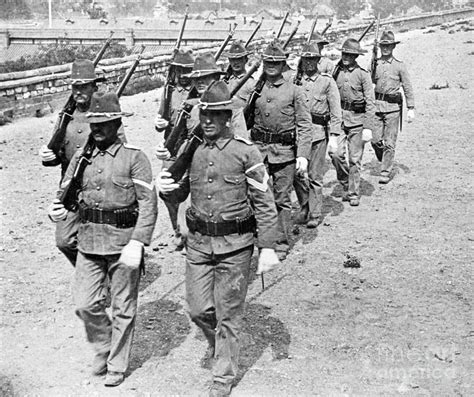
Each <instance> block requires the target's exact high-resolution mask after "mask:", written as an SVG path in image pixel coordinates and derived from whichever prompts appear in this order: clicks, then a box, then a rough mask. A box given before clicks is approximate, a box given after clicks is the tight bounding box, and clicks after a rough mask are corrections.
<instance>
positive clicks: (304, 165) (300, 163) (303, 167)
mask: <svg viewBox="0 0 474 397" xmlns="http://www.w3.org/2000/svg"><path fill="white" fill-rule="evenodd" d="M306 171H308V159H307V158H305V157H297V158H296V172H297V173H298V174H304V173H305V172H306Z"/></svg>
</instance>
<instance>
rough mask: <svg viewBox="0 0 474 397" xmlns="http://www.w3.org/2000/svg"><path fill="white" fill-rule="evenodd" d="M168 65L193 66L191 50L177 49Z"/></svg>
mask: <svg viewBox="0 0 474 397" xmlns="http://www.w3.org/2000/svg"><path fill="white" fill-rule="evenodd" d="M170 65H174V66H181V67H183V68H192V67H193V66H194V58H193V52H192V51H191V50H181V49H180V50H178V52H177V53H176V55H175V56H174V58H173V60H172V61H171V63H170Z"/></svg>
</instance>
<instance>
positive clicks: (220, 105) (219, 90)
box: [198, 80, 235, 110]
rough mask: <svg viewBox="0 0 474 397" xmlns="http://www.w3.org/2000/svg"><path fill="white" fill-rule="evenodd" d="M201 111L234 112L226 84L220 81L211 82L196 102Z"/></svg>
mask: <svg viewBox="0 0 474 397" xmlns="http://www.w3.org/2000/svg"><path fill="white" fill-rule="evenodd" d="M198 107H199V109H202V110H234V109H235V105H234V102H233V101H232V98H231V97H230V91H229V88H228V87H227V84H226V83H225V82H224V81H222V80H218V81H213V82H212V83H211V84H209V87H207V89H206V91H204V93H203V94H202V95H201V98H200V99H199V102H198Z"/></svg>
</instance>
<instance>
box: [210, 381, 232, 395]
mask: <svg viewBox="0 0 474 397" xmlns="http://www.w3.org/2000/svg"><path fill="white" fill-rule="evenodd" d="M231 389H232V383H227V384H225V383H221V382H214V383H213V384H212V386H211V388H210V390H209V397H226V396H230V391H231Z"/></svg>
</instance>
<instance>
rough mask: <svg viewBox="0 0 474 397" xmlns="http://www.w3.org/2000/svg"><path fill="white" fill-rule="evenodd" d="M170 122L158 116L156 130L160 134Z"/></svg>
mask: <svg viewBox="0 0 474 397" xmlns="http://www.w3.org/2000/svg"><path fill="white" fill-rule="evenodd" d="M168 124H169V122H168V121H167V120H165V119H164V118H162V117H161V116H160V115H158V116H156V119H155V128H156V130H157V131H158V132H161V131H163V130H164V129H165V128H166V127H168Z"/></svg>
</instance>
